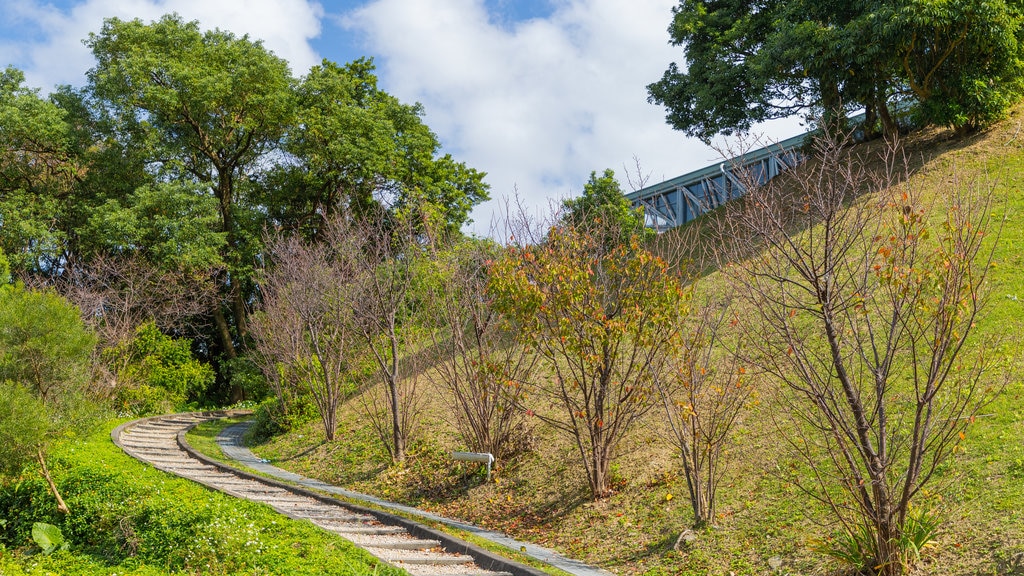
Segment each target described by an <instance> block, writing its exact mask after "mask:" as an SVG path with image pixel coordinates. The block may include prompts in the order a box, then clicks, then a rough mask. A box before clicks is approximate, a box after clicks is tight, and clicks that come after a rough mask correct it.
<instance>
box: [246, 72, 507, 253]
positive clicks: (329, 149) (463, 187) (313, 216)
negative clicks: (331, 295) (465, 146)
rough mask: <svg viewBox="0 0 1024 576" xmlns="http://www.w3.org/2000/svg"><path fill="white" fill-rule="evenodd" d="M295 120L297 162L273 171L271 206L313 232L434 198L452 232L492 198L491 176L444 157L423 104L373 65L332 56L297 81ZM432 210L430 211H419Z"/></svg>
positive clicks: (284, 222)
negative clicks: (387, 83) (344, 218)
mask: <svg viewBox="0 0 1024 576" xmlns="http://www.w3.org/2000/svg"><path fill="white" fill-rule="evenodd" d="M296 99H297V112H296V119H295V122H294V123H293V125H292V127H291V128H290V129H289V131H288V134H287V135H286V138H285V150H286V151H287V152H288V153H289V154H291V155H292V156H293V157H294V160H295V162H293V163H289V164H284V165H282V166H281V167H280V168H279V169H278V170H277V171H275V172H274V173H272V174H271V175H269V177H268V179H267V182H266V188H267V190H268V199H267V202H266V203H267V205H268V207H269V208H270V209H271V214H272V216H273V217H274V218H275V219H276V220H277V223H278V224H279V225H281V226H283V227H285V228H291V229H301V230H302V231H303V232H304V233H305V234H306V235H312V236H315V235H316V234H318V233H319V232H322V230H323V224H324V222H325V221H327V220H329V219H331V218H332V217H333V216H334V215H336V214H339V213H342V212H345V213H348V214H350V215H352V216H354V217H356V218H361V217H362V216H364V215H367V214H369V213H370V212H371V208H372V209H373V210H372V211H373V212H375V211H378V210H379V209H381V208H387V209H393V210H409V209H413V210H419V209H420V207H421V206H423V205H426V206H429V207H430V208H431V212H432V213H433V214H436V215H438V216H439V217H440V219H441V220H442V222H443V224H444V227H445V228H447V229H448V230H449V231H457V230H458V229H459V227H460V226H462V224H464V223H465V222H466V221H467V220H468V217H469V211H470V209H472V207H473V206H475V205H476V204H478V203H479V202H481V201H483V200H486V199H487V198H488V194H487V191H488V187H487V185H486V184H485V183H484V182H483V177H484V174H483V173H482V172H478V171H476V170H474V169H472V168H469V167H467V166H465V165H464V164H462V163H460V162H456V161H455V160H454V159H453V158H452V157H451V156H450V155H440V154H439V150H440V142H439V141H438V139H437V136H436V135H435V134H434V133H433V132H431V130H430V129H429V128H428V127H427V126H426V124H424V123H423V120H422V116H423V108H422V107H421V106H420V105H418V104H415V105H409V104H403V103H402V102H400V101H399V100H398V99H397V98H395V97H394V96H391V95H390V94H388V93H386V92H384V91H383V90H381V89H379V88H378V87H377V77H376V76H375V75H374V67H373V62H372V61H371V60H368V59H359V60H356V61H354V62H351V63H349V64H346V65H344V66H340V65H338V64H335V63H333V62H330V61H327V60H325V61H324V62H323V63H321V64H320V65H319V66H314V67H313V68H312V69H311V70H310V71H309V74H307V75H306V76H305V77H304V78H303V79H302V81H301V82H300V83H299V84H298V86H297V87H296ZM421 216H424V215H421Z"/></svg>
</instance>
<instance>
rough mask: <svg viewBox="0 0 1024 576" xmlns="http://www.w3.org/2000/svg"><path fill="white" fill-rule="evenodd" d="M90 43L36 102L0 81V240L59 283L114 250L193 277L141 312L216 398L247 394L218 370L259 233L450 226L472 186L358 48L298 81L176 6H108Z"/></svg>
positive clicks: (475, 195)
mask: <svg viewBox="0 0 1024 576" xmlns="http://www.w3.org/2000/svg"><path fill="white" fill-rule="evenodd" d="M87 44H88V45H89V47H90V48H91V49H92V52H93V55H94V56H95V60H96V61H95V66H94V67H93V68H92V69H91V70H89V71H88V74H87V78H88V83H87V84H86V85H85V86H84V87H82V88H81V89H73V88H69V87H63V88H60V89H58V90H57V91H56V92H55V93H54V94H53V95H51V96H50V97H49V98H43V97H41V96H40V95H39V93H38V91H37V90H34V89H31V88H28V87H26V86H25V85H24V76H23V75H22V74H21V72H19V71H17V70H14V69H8V70H6V71H5V72H4V73H3V75H2V76H0V247H2V248H3V250H4V252H5V253H6V254H7V255H8V257H9V260H10V264H11V269H12V270H11V271H12V272H13V273H14V274H16V275H18V276H19V277H28V276H32V277H36V278H40V279H41V281H42V282H44V283H52V284H54V285H57V286H60V287H61V288H62V291H64V290H67V291H68V292H73V291H75V290H76V289H77V288H79V286H76V283H77V282H78V280H77V277H75V276H74V274H76V273H77V272H78V271H82V270H88V269H89V268H91V267H93V264H94V263H95V262H96V261H98V260H103V259H107V260H110V259H111V258H117V259H120V260H121V261H126V262H132V263H133V266H138V265H139V264H138V263H140V262H141V263H143V264H145V265H148V266H151V267H153V268H155V269H157V270H160V271H161V272H162V273H165V274H175V275H177V276H178V277H180V278H183V279H186V281H187V282H190V283H192V284H193V285H195V286H197V287H198V290H197V293H199V294H201V295H202V297H201V298H197V299H196V300H197V302H200V303H201V304H203V309H202V310H200V311H198V312H195V313H191V314H187V315H186V314H180V315H178V317H177V318H176V319H175V322H174V323H171V324H170V325H168V323H167V322H159V321H160V320H166V318H164V319H161V318H154V317H152V316H151V317H150V318H143V319H142V320H143V321H145V320H157V321H158V324H160V329H161V330H162V331H164V332H165V333H171V332H174V333H175V335H186V336H189V337H191V338H193V339H194V342H195V346H194V350H195V351H197V352H201V353H202V354H203V355H204V356H206V358H207V359H209V360H213V361H218V362H217V364H216V365H217V367H218V370H219V375H220V379H219V382H220V384H221V386H230V393H219V392H216V391H213V392H211V393H212V394H213V395H214V397H217V396H229V397H231V398H233V399H239V398H241V397H242V395H243V394H244V390H243V387H242V386H241V385H240V384H239V382H237V381H233V380H231V377H232V374H231V370H230V369H229V365H230V361H231V360H232V359H234V358H236V357H237V356H238V355H239V352H240V351H243V350H244V349H245V348H246V346H247V343H248V342H249V311H250V310H251V309H252V308H253V307H254V306H255V305H256V302H257V299H258V296H259V290H258V287H257V278H256V272H257V270H258V269H259V268H260V267H261V266H262V263H263V261H264V253H265V247H264V244H263V243H264V232H265V231H266V230H268V229H271V230H272V229H279V230H287V231H298V232H301V233H302V234H303V235H305V236H306V237H308V238H311V239H315V238H318V237H319V234H320V233H321V231H322V229H323V224H324V222H325V218H330V217H332V216H333V215H335V214H341V213H348V214H352V215H354V216H357V217H358V216H359V215H361V214H364V213H366V212H367V211H373V212H375V213H384V214H390V213H397V212H403V213H406V214H408V215H409V217H410V218H411V219H413V220H415V221H424V222H425V221H427V220H430V221H431V225H432V226H436V227H440V228H443V229H445V230H446V231H447V232H448V233H458V230H459V229H460V227H461V226H462V224H464V223H465V222H466V221H467V219H468V215H469V210H470V209H471V208H472V207H473V206H474V205H475V204H476V203H478V202H480V201H482V200H484V199H486V198H487V189H488V188H487V185H486V184H485V183H484V182H483V176H484V174H483V173H480V172H477V171H476V170H473V169H472V168H469V167H467V166H465V165H464V164H462V163H459V162H457V161H456V160H454V159H453V158H452V157H451V156H448V155H442V154H440V143H439V142H438V139H437V137H436V135H434V133H433V132H431V131H430V129H429V128H428V127H427V126H426V125H425V124H424V123H423V121H422V116H423V110H422V108H421V107H420V106H419V105H408V104H404V103H402V102H400V101H398V100H397V99H396V98H394V97H393V96H391V95H389V94H387V93H386V92H384V91H383V90H380V89H379V88H378V87H377V79H376V77H375V76H374V73H373V65H372V63H371V62H370V61H367V60H357V61H356V62H353V63H350V64H348V65H344V66H340V65H337V64H335V63H332V62H328V61H325V62H323V63H322V64H321V65H318V66H315V67H313V69H311V70H310V71H309V72H308V74H306V75H305V76H304V77H302V78H298V79H297V78H294V77H293V76H292V73H291V71H290V70H289V68H288V66H287V64H286V63H285V61H284V60H282V59H281V58H279V57H277V56H276V55H274V54H273V53H271V52H270V51H269V50H267V49H266V48H265V47H264V46H263V45H262V43H260V42H259V41H255V40H253V39H250V38H249V37H246V36H242V37H239V36H236V35H234V34H232V33H230V32H227V31H222V30H214V31H203V30H201V29H200V28H199V25H198V23H196V22H186V21H184V20H182V19H181V18H180V17H178V16H177V15H169V16H165V17H163V18H161V19H160V20H158V21H155V22H151V23H144V22H142V21H140V20H132V21H125V20H119V19H117V18H111V19H108V20H106V21H105V22H104V24H103V27H102V29H101V30H100V31H99V32H97V33H95V34H91V35H90V37H89V39H88V40H87ZM176 298H179V299H181V298H185V299H187V298H188V295H187V294H184V295H183V294H181V293H179V294H177V295H176ZM136 327H137V325H136V326H132V327H131V329H134V328H136ZM129 332H130V330H129Z"/></svg>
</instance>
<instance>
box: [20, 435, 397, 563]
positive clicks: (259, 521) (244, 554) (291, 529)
mask: <svg viewBox="0 0 1024 576" xmlns="http://www.w3.org/2000/svg"><path fill="white" fill-rule="evenodd" d="M52 471H53V473H54V476H55V479H56V481H57V484H58V487H59V489H60V490H61V493H62V495H63V496H64V499H65V500H66V501H67V503H68V506H69V507H70V509H71V513H70V514H68V515H66V516H65V515H61V514H59V513H58V512H56V505H55V503H54V501H53V497H52V496H51V495H50V494H49V492H48V491H47V489H46V486H45V484H44V483H43V481H42V480H41V479H40V478H39V477H38V476H39V475H38V474H36V473H34V472H33V471H29V472H28V473H26V475H25V476H24V477H23V478H22V479H20V480H19V481H16V482H12V483H9V484H7V485H4V486H2V487H0V510H3V511H4V512H3V518H4V520H5V523H3V527H2V528H0V530H2V532H0V534H2V537H0V574H3V575H5V576H7V575H11V576H13V575H20V574H32V575H35V574H39V575H43V574H67V575H93V574H96V575H99V574H104V575H109V574H135V575H159V574H250V575H252V574H310V575H313V574H339V575H357V574H381V575H389V574H394V575H396V576H397V575H398V574H404V572H402V571H400V570H396V569H393V568H390V567H388V566H386V565H383V564H380V563H379V562H378V561H377V560H376V559H374V558H373V557H371V556H369V555H368V554H366V553H365V552H363V551H362V550H359V549H357V548H355V547H354V546H352V545H351V544H350V543H349V542H347V541H346V540H343V539H341V538H339V537H336V536H334V535H331V534H329V533H327V532H324V531H323V530H320V529H318V528H316V527H315V526H313V525H312V524H310V523H308V522H298V521H295V520H291V519H289V518H286V517H284V516H282V515H280V514H278V513H276V512H274V511H273V510H272V509H271V508H269V507H267V506H263V505H259V504H255V503H251V502H246V501H242V500H238V499H236V498H232V497H229V496H226V495H223V494H221V493H219V492H213V491H211V490H208V489H206V488H204V487H202V486H200V485H198V484H195V483H192V482H189V481H186V480H182V479H178V478H175V477H172V476H169V475H167V474H164V473H162V472H159V471H157V470H155V469H153V468H151V467H149V466H146V465H143V464H141V463H139V462H137V461H135V460H133V459H131V458H129V457H128V456H126V455H125V454H123V453H122V452H121V450H120V449H119V448H117V447H116V446H114V445H113V443H111V442H110V436H109V427H107V428H106V430H105V431H104V432H101V433H97V434H95V435H93V436H92V437H91V438H89V439H87V440H86V441H84V442H78V443H74V444H69V445H66V446H64V447H62V448H61V449H60V450H59V451H57V452H56V453H55V454H54V456H53V458H52ZM34 522H46V523H49V524H53V525H56V526H58V527H59V528H60V529H61V531H62V532H63V535H64V538H65V539H66V540H67V541H68V542H69V543H70V547H69V549H68V550H67V551H58V552H55V553H53V554H50V555H44V554H41V553H40V550H39V548H38V547H37V546H36V545H35V544H34V543H33V541H32V539H31V530H32V525H33V523H34Z"/></svg>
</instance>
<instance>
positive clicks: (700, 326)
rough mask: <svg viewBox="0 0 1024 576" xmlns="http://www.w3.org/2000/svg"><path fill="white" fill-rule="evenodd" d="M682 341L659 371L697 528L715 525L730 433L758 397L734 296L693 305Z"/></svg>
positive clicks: (682, 319)
mask: <svg viewBox="0 0 1024 576" xmlns="http://www.w3.org/2000/svg"><path fill="white" fill-rule="evenodd" d="M678 322H679V323H680V325H679V327H678V329H677V336H676V339H675V341H674V342H673V346H672V347H671V348H669V349H667V350H666V357H665V358H664V359H662V360H661V364H660V365H659V366H658V367H657V369H656V370H655V374H656V379H655V382H656V385H657V390H658V395H659V396H660V398H661V401H662V405H663V406H664V409H665V418H666V423H667V424H668V429H669V440H670V442H671V444H672V445H673V447H674V448H675V449H676V450H677V451H678V453H679V456H680V459H681V461H682V467H683V474H684V476H685V478H686V488H687V491H688V495H689V497H690V506H691V508H692V509H693V518H694V526H696V527H702V526H705V525H707V524H708V523H710V522H711V521H713V520H714V517H715V496H716V494H717V492H718V487H719V485H720V483H721V481H722V477H723V475H724V471H725V467H724V466H723V465H722V458H723V455H724V453H725V452H726V451H727V449H728V448H729V447H730V444H731V440H732V438H731V433H732V432H733V430H734V428H735V425H736V423H737V421H738V419H739V417H740V414H741V413H742V411H743V408H744V406H745V403H746V401H747V400H748V399H749V398H750V396H751V394H752V392H753V385H752V380H751V379H750V378H749V377H748V376H747V375H746V372H747V369H746V367H745V366H744V363H743V362H742V361H741V352H742V336H741V334H740V333H739V331H738V330H737V329H736V325H737V322H738V320H737V318H736V312H735V309H734V308H733V306H732V302H731V297H730V296H729V295H724V296H717V295H715V296H706V297H698V298H697V299H695V300H690V302H689V303H688V305H687V312H686V313H685V314H683V315H681V316H680V318H679V320H678Z"/></svg>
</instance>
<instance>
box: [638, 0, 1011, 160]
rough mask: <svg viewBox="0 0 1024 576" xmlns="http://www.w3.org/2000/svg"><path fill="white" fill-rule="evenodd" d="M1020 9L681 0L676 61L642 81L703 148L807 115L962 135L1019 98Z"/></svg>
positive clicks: (909, 0) (674, 28) (994, 0)
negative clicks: (860, 116)
mask: <svg viewBox="0 0 1024 576" xmlns="http://www.w3.org/2000/svg"><path fill="white" fill-rule="evenodd" d="M1022 24H1024V14H1022V12H1021V10H1020V7H1019V6H1018V5H1016V4H1015V3H1013V2H1007V1H1005V0H963V1H956V2H932V1H929V0H885V1H857V2H817V1H809V0H757V1H748V0H681V1H680V2H679V4H678V5H677V6H676V7H675V8H674V9H673V20H672V24H671V25H670V27H669V34H670V37H671V42H672V44H674V45H676V46H682V47H683V49H684V52H685V55H686V66H685V67H680V66H679V65H677V64H675V63H673V64H672V65H670V66H669V68H668V70H666V71H665V74H664V75H663V76H662V79H661V80H659V81H657V82H655V83H653V84H651V85H649V86H648V92H649V95H650V100H651V101H652V102H655V103H658V104H661V105H664V106H665V108H666V110H667V120H668V123H669V124H670V125H671V126H672V127H673V128H675V129H677V130H681V131H683V132H684V133H686V134H687V135H689V136H693V137H697V138H701V139H702V140H705V141H708V140H710V139H711V138H712V137H713V136H715V135H716V134H732V133H733V132H736V131H742V130H745V129H747V128H750V127H751V126H752V125H753V124H755V123H757V122H761V121H764V120H770V119H772V118H782V117H786V116H790V115H792V114H794V113H796V112H801V111H805V112H810V113H811V114H812V115H813V116H815V117H816V118H819V119H820V120H821V121H822V123H823V124H824V125H825V126H826V127H827V128H829V129H840V128H842V125H843V123H844V119H845V113H846V112H847V111H850V110H855V109H858V108H863V109H864V110H865V113H866V119H865V126H866V129H867V131H868V132H869V133H873V132H875V131H876V130H879V129H880V130H882V131H883V132H885V133H887V134H889V133H893V132H894V131H895V130H897V129H898V124H897V120H896V118H895V116H896V115H897V112H898V111H899V110H903V109H906V108H907V107H908V106H910V105H912V106H910V108H911V109H912V111H913V113H914V114H915V115H916V116H917V117H918V119H919V120H920V121H922V122H924V123H935V124H939V125H943V126H953V127H956V128H964V129H971V128H975V127H978V126H982V125H986V124H989V123H991V122H992V121H994V120H996V119H998V118H1000V117H1002V116H1003V115H1004V114H1005V111H1006V110H1007V108H1008V107H1009V105H1010V104H1012V103H1013V102H1014V101H1016V100H1017V99H1019V98H1020V96H1021V94H1022V91H1024V84H1022V79H1021V78H1022V72H1024V44H1022V43H1021V38H1022V35H1024V28H1022Z"/></svg>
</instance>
